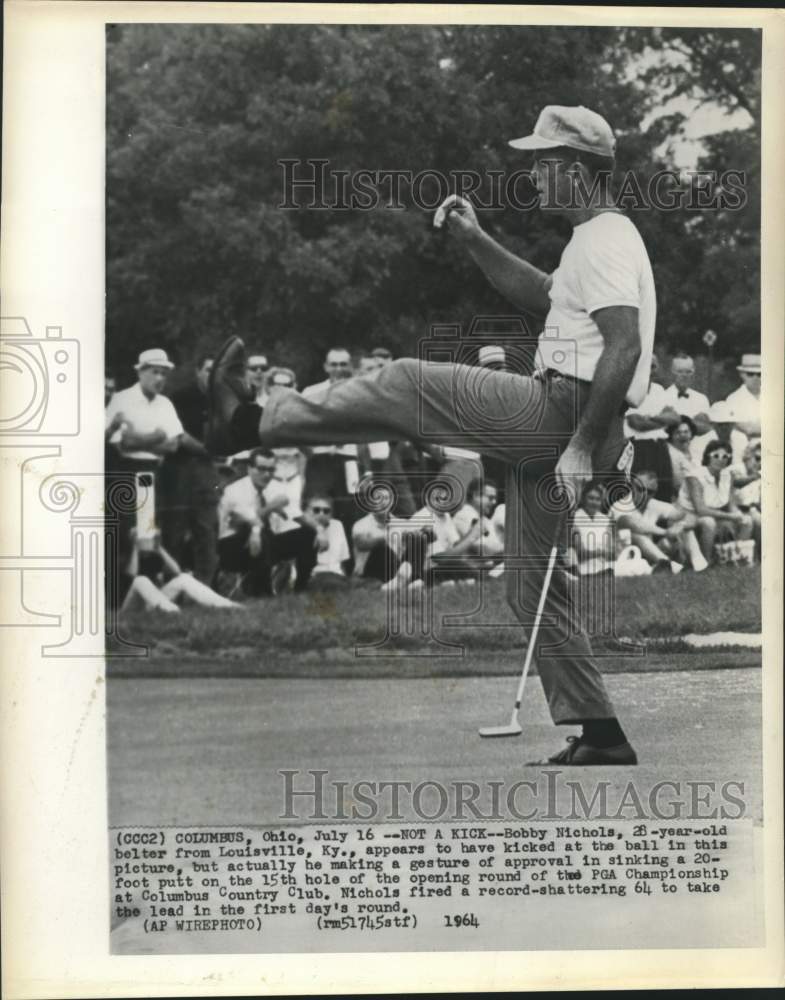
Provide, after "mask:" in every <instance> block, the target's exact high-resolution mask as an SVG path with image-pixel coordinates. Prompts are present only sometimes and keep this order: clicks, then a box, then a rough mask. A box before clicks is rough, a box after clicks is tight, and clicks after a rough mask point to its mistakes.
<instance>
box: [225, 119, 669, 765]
mask: <svg viewBox="0 0 785 1000" xmlns="http://www.w3.org/2000/svg"><path fill="white" fill-rule="evenodd" d="M510 145H511V146H513V147H514V148H515V149H519V150H524V151H529V152H530V153H531V154H533V157H534V160H533V167H532V176H533V180H534V183H535V185H536V187H537V191H538V195H539V202H540V207H541V208H542V209H543V210H546V211H552V212H559V213H561V214H562V215H564V216H566V217H567V219H568V220H569V221H570V223H571V224H572V226H573V233H572V238H571V239H570V241H569V243H568V244H567V246H566V247H565V249H564V252H563V253H562V257H561V261H560V264H559V267H558V268H557V269H556V271H554V273H553V274H546V273H544V272H543V271H540V270H539V269H538V268H536V267H533V266H532V265H531V264H529V263H527V262H526V261H524V260H521V259H519V258H518V257H516V256H514V255H513V254H511V253H509V252H508V251H507V250H505V249H504V248H503V247H502V246H500V245H499V244H498V243H497V242H496V241H495V240H493V239H492V238H491V237H490V236H489V235H488V234H487V233H485V232H484V231H483V230H482V229H481V228H480V226H479V224H478V221H477V217H476V216H475V213H474V211H473V209H472V207H471V205H470V204H469V203H468V202H467V201H466V200H465V199H463V198H460V197H458V196H455V195H453V196H450V197H449V198H448V199H447V200H446V201H445V202H444V203H443V205H442V206H441V207H440V208H439V210H438V211H437V213H436V217H435V219H434V223H435V225H440V224H445V225H446V226H447V227H448V230H449V232H450V234H451V235H452V236H454V238H455V239H456V240H458V241H459V242H460V243H461V244H462V245H463V246H464V247H465V249H466V251H467V252H468V253H469V254H470V255H471V257H472V258H473V259H474V261H475V262H476V263H477V264H478V266H479V267H480V268H481V269H482V271H483V272H484V274H485V275H486V276H487V278H488V279H489V280H490V281H491V283H492V284H493V285H494V286H495V287H496V288H497V289H498V291H499V292H501V293H502V294H503V295H504V296H505V297H506V298H507V299H509V301H510V302H511V303H512V304H513V305H514V306H515V307H516V308H517V309H519V310H521V311H525V312H527V313H528V314H530V315H533V316H536V317H538V318H539V319H540V320H541V321H543V324H544V326H543V333H542V334H541V336H540V339H539V342H538V344H539V346H538V359H537V364H538V368H537V371H536V372H535V375H534V376H525V375H520V374H514V373H510V372H501V371H492V370H487V369H483V368H475V367H471V366H465V365H457V364H451V363H424V362H420V361H418V360H416V359H411V358H404V359H400V360H398V361H393V362H392V363H390V364H388V365H386V366H385V367H384V368H382V369H381V370H380V371H379V372H378V373H375V374H374V375H373V376H368V377H359V378H353V379H349V380H347V381H341V382H336V383H335V384H334V385H333V386H331V387H330V388H329V390H328V391H327V393H326V394H325V395H324V396H323V397H320V399H319V400H318V401H312V400H309V399H304V398H303V397H302V396H300V395H299V394H298V393H297V392H295V391H293V390H289V389H279V390H272V391H271V394H270V398H269V399H268V401H267V403H266V405H265V407H264V410H263V411H262V410H261V408H260V407H258V406H256V405H254V404H250V403H245V402H243V400H244V398H245V397H244V395H243V391H244V390H243V382H242V360H243V358H242V354H243V347H242V342H241V341H240V340H239V339H237V338H233V339H232V340H231V341H229V342H227V344H225V345H224V347H223V349H222V351H221V353H220V355H219V356H218V357H217V358H216V361H215V366H214V368H213V376H212V383H211V385H212V389H211V391H212V399H213V403H212V405H213V413H214V421H215V426H216V428H217V429H218V430H225V429H226V428H227V427H228V429H229V430H230V432H231V434H232V435H233V437H234V443H235V444H236V447H237V448H238V449H241V448H247V447H250V446H251V445H256V444H258V443H260V442H261V443H262V444H263V445H266V446H267V447H275V446H283V445H318V444H322V443H324V444H329V443H335V442H336V441H351V442H358V441H384V440H390V439H399V440H400V439H403V440H417V439H420V440H425V441H427V440H428V435H430V434H433V435H434V438H435V440H436V441H438V442H439V443H442V444H454V445H457V446H459V447H466V448H471V449H474V450H476V451H479V452H481V453H482V454H484V455H487V456H490V457H492V458H498V459H501V460H502V461H504V462H505V463H506V464H507V465H508V467H509V471H508V480H507V516H506V537H505V564H506V565H507V566H509V567H510V568H508V569H507V571H506V576H507V598H508V600H509V603H510V605H511V607H512V609H513V611H514V613H515V614H516V616H517V618H518V619H519V621H520V622H521V623H522V624H523V625H524V626H526V627H527V628H528V629H531V627H532V624H533V622H534V618H535V613H536V609H537V606H538V602H539V599H540V593H541V590H542V586H543V582H544V580H545V575H546V566H547V564H548V558H549V553H550V551H551V548H552V546H553V545H554V542H555V541H561V540H562V539H563V538H564V536H565V528H566V522H567V512H566V511H565V504H564V502H563V501H562V502H561V503H559V502H556V501H557V493H558V490H555V489H554V487H555V486H561V487H562V489H569V490H570V492H571V493H572V495H573V496H578V495H580V490H581V487H582V486H583V485H585V484H586V483H587V482H589V481H590V480H591V479H593V478H595V479H596V478H602V477H603V476H604V475H611V474H613V473H614V471H615V470H617V469H620V468H621V467H622V464H623V463H624V460H625V455H626V451H625V442H624V437H623V431H622V418H623V413H624V411H625V409H626V408H627V407H628V406H637V405H639V404H640V402H641V401H642V400H643V398H644V396H645V395H646V392H647V389H648V382H649V371H650V366H651V355H652V344H653V340H654V324H655V292H654V281H653V278H652V272H651V266H650V263H649V258H648V255H647V253H646V249H645V247H644V245H643V241H642V240H641V237H640V235H639V233H638V231H637V229H636V228H635V226H634V225H633V223H632V222H631V221H630V220H629V219H628V218H626V217H625V216H624V215H623V214H621V213H620V212H619V211H618V210H617V209H615V208H614V206H613V204H612V201H611V200H610V199H609V198H608V196H607V192H608V181H609V178H610V172H611V169H612V167H613V161H614V153H615V139H614V136H613V132H612V130H611V128H610V126H609V125H608V123H607V122H606V121H605V120H604V119H603V118H602V117H600V115H598V114H596V113H595V112H593V111H590V110H588V109H587V108H584V107H556V106H550V107H546V108H545V109H544V110H543V111H542V113H541V114H540V116H539V118H538V120H537V123H536V125H535V128H534V132H533V133H532V134H531V135H528V136H526V137H525V138H522V139H515V140H513V141H512V142H511V143H510ZM529 634H531V632H529ZM534 653H535V656H536V658H537V665H538V670H539V675H540V679H541V682H542V686H543V689H544V691H545V695H546V698H547V700H548V705H549V707H550V712H551V716H552V718H553V721H554V722H555V723H556V725H577V724H580V725H581V726H582V733H581V735H580V736H578V737H575V736H571V737H568V742H567V746H566V747H565V748H564V749H563V750H561V751H560V752H558V753H556V754H554V756H552V757H550V758H547V759H546V760H539V761H532V762H531V763H533V764H558V765H579V766H585V765H605V764H620V765H628V764H636V763H637V757H636V754H635V751H634V749H633V748H632V746H631V745H630V743H629V741H628V739H627V736H626V734H625V733H624V731H623V729H622V727H621V724H620V723H619V720H618V719H617V716H616V711H615V709H614V707H613V705H612V704H611V701H610V698H609V697H608V693H607V691H606V689H605V685H604V683H603V679H602V676H601V675H600V672H599V670H598V669H597V664H596V662H595V660H594V658H593V656H592V651H591V646H590V643H589V640H588V638H587V635H586V633H585V632H584V630H583V627H582V625H581V623H580V621H579V620H578V617H577V613H576V610H575V606H574V604H573V600H572V595H571V592H570V585H569V582H568V579H567V578H566V576H565V575H564V574H563V573H562V572H561V571H559V572H556V573H554V574H553V576H552V582H551V586H550V587H549V588H548V593H547V596H546V601H545V604H544V611H543V616H542V620H541V624H540V630H539V633H538V636H537V645H536V649H535V650H534Z"/></svg>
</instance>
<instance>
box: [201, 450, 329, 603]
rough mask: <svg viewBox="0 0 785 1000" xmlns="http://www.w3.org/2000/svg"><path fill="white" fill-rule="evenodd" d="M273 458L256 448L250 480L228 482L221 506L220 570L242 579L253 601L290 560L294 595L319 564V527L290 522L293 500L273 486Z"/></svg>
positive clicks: (299, 518) (269, 589) (299, 520)
mask: <svg viewBox="0 0 785 1000" xmlns="http://www.w3.org/2000/svg"><path fill="white" fill-rule="evenodd" d="M275 465H276V458H275V455H274V454H273V453H272V452H271V451H269V450H268V449H266V448H254V449H253V451H252V452H251V454H250V455H249V457H248V475H247V476H244V477H243V478H242V479H238V480H237V481H236V482H234V483H230V484H229V485H228V486H227V487H226V489H225V490H224V492H223V496H222V497H221V502H220V504H219V506H218V522H219V526H218V554H219V558H220V561H221V568H222V569H223V570H226V571H228V572H231V573H242V574H244V579H243V590H244V592H245V593H246V594H247V595H248V596H249V597H258V596H260V595H263V594H271V593H272V592H273V586H272V575H273V574H272V571H273V567H274V566H275V565H276V564H278V563H281V562H285V561H288V560H292V561H293V562H294V565H295V569H296V574H297V575H296V582H295V584H294V589H295V590H303V589H304V588H305V586H306V585H307V583H308V580H309V578H310V576H311V572H312V571H313V568H314V566H315V565H316V528H315V526H314V525H313V523H312V522H311V521H310V520H309V519H308V517H307V516H306V515H303V514H300V515H299V516H297V517H294V518H291V519H290V518H288V516H287V510H286V508H287V507H289V506H290V498H289V497H288V496H286V495H285V493H283V492H282V491H281V490H280V489H279V488H277V487H276V486H275V483H274V480H273V473H274V471H275Z"/></svg>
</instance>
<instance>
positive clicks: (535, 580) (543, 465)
mask: <svg viewBox="0 0 785 1000" xmlns="http://www.w3.org/2000/svg"><path fill="white" fill-rule="evenodd" d="M477 372H478V369H476V368H470V367H467V366H463V365H453V364H428V363H421V362H418V361H416V360H414V359H409V358H407V359H400V360H398V361H393V362H391V363H390V364H389V365H387V366H386V367H385V368H383V369H382V370H381V372H380V373H379V375H378V377H377V378H375V379H363V378H354V379H347V380H345V381H344V382H340V383H336V384H334V385H333V386H331V388H330V389H329V391H328V392H327V394H326V395H325V398H324V399H323V400H322V401H320V402H318V403H316V402H314V401H312V400H309V399H306V398H303V397H302V396H301V395H300V394H299V393H297V392H294V391H292V390H286V389H274V390H273V392H272V393H271V395H270V399H269V400H268V403H267V405H266V406H265V408H264V414H263V415H262V419H261V424H260V426H259V439H260V442H261V443H262V444H264V445H267V446H268V447H276V446H282V445H301V444H309V445H314V444H322V443H334V442H337V441H360V442H361V441H382V440H390V439H399V440H400V439H405V440H415V441H417V440H423V441H426V442H427V441H433V442H436V443H438V444H448V445H456V446H458V447H463V448H469V449H471V450H474V451H479V452H480V453H481V454H483V455H487V456H490V457H491V458H498V459H500V460H501V461H503V462H504V463H505V464H506V465H507V466H508V472H507V482H506V499H507V511H506V514H507V516H506V519H505V552H504V561H505V567H506V577H507V599H508V601H509V603H510V606H511V608H512V610H513V612H514V613H515V615H516V617H517V618H518V621H519V622H520V623H521V624H522V625H523V626H524V628H526V630H527V631H528V630H529V629H531V626H532V624H533V620H534V616H535V611H536V609H537V606H538V603H539V598H540V591H541V589H542V585H543V579H544V576H545V571H546V566H547V564H548V560H549V553H550V550H551V546H553V545H554V544H563V543H564V541H565V539H566V528H567V509H566V507H565V506H564V505H563V504H561V503H560V502H559V500H558V496H557V495H556V493H555V491H554V489H553V487H554V476H553V473H554V467H555V466H556V463H557V461H558V459H559V455H560V454H561V452H562V450H563V449H564V448H565V447H566V445H567V443H568V442H569V440H570V439H571V437H572V435H573V434H574V433H575V428H576V426H577V422H578V420H579V418H580V414H581V412H582V411H583V409H584V407H585V405H586V401H587V399H588V397H589V393H590V391H591V386H590V385H589V384H588V383H585V382H580V381H577V380H575V379H570V378H567V377H564V376H561V375H557V376H554V377H548V378H547V379H546V380H539V379H534V378H529V377H527V376H522V375H513V374H510V373H507V372H496V371H485V370H481V373H482V379H483V389H484V391H483V393H482V398H480V396H479V395H478V390H477V386H476V382H477V378H478V375H477ZM623 449H624V437H623V433H622V417H621V413H619V414H618V415H616V416H614V418H613V419H612V420H611V422H610V425H609V427H608V430H607V433H606V434H605V436H604V439H603V441H602V442H601V444H600V445H599V446H598V447H597V449H596V451H595V453H594V455H593V456H592V458H593V466H594V470H595V476H597V477H601V478H603V479H604V481H606V482H607V483H608V485H610V484H611V482H612V480H613V479H614V478H618V474H617V473H616V472H615V466H616V463H617V462H618V460H619V458H620V456H621V454H622V452H623ZM536 656H537V667H538V671H539V674H540V680H541V681H542V686H543V688H544V691H545V696H546V698H547V700H548V705H549V707H550V711H551V716H552V718H553V720H554V722H557V723H562V724H565V723H576V722H581V721H583V720H586V719H606V718H610V717H612V716H614V715H615V714H616V713H615V711H614V709H613V706H612V704H611V701H610V698H609V697H608V693H607V691H606V689H605V685H604V683H603V680H602V676H601V674H600V672H599V670H598V668H597V663H596V661H595V659H594V657H593V656H592V649H591V645H590V643H589V639H588V636H587V634H586V632H585V631H584V629H583V627H582V624H581V621H580V617H579V614H578V609H577V607H576V606H575V602H574V599H573V595H572V594H571V593H570V591H569V588H568V586H567V580H566V578H565V577H564V574H563V573H561V572H560V571H556V572H554V574H553V578H552V583H551V586H550V588H549V591H548V594H547V599H546V602H545V607H544V613H543V616H542V620H541V623H540V631H539V635H538V640H537V650H536Z"/></svg>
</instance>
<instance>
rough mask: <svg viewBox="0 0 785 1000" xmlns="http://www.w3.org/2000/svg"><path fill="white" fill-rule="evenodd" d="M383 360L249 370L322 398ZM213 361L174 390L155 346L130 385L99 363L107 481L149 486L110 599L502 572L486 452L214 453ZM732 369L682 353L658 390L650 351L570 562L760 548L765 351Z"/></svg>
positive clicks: (626, 561) (579, 515) (650, 564)
mask: <svg viewBox="0 0 785 1000" xmlns="http://www.w3.org/2000/svg"><path fill="white" fill-rule="evenodd" d="M391 360H392V354H391V353H390V352H389V351H388V350H386V349H385V348H383V347H378V348H375V349H374V350H371V351H369V352H367V353H364V354H362V355H361V356H359V357H352V355H351V354H350V353H349V351H347V350H344V349H343V348H340V347H334V348H332V349H331V350H329V351H328V352H327V355H326V357H325V360H324V373H325V378H324V379H323V380H322V381H319V382H317V383H315V384H313V385H308V386H305V387H303V388H302V389H300V387H299V386H298V381H297V375H296V373H295V371H294V370H293V369H292V368H290V367H287V366H284V365H272V364H270V361H269V358H268V355H267V354H266V353H264V352H263V351H254V352H250V353H249V354H248V356H247V360H246V370H245V379H246V383H247V387H248V393H249V398H252V399H255V400H256V401H257V402H258V403H260V404H261V405H264V403H265V402H266V400H267V398H268V396H269V394H270V392H271V390H273V389H274V388H275V387H279V386H281V387H286V388H288V389H291V390H294V391H301V392H302V394H303V395H304V396H306V397H309V398H313V399H319V398H320V397H321V396H323V395H324V394H325V393H327V392H329V391H330V386H331V385H332V384H334V383H335V382H337V381H339V380H342V379H346V378H351V377H362V378H374V377H375V376H376V373H378V371H379V370H381V368H383V367H384V366H385V365H386V364H387V363H389V361H391ZM478 363H479V364H484V363H485V364H489V365H493V366H494V367H499V366H500V365H501V366H503V365H504V357H503V351H502V350H501V349H488V348H483V349H482V350H481V351H480V353H479V356H478ZM212 364H213V361H212V358H211V357H209V356H204V357H200V358H198V359H196V361H195V363H194V365H193V368H192V372H191V374H190V375H189V376H188V378H187V379H183V378H182V377H180V378H179V379H178V380H177V383H176V384H177V387H176V388H174V389H172V391H171V392H168V390H167V383H168V382H169V381H170V378H171V375H172V372H173V369H174V365H173V364H172V362H171V361H170V360H169V358H168V356H167V354H166V352H165V351H163V350H161V349H158V348H153V349H150V350H146V351H143V352H142V353H141V354H140V355H139V359H138V362H137V364H136V366H135V371H136V381H135V382H134V383H133V384H132V385H131V386H130V387H129V388H126V389H122V390H118V389H117V381H118V379H119V378H120V377H121V376H120V373H117V375H116V374H115V373H112V374H111V375H107V376H106V381H105V405H106V422H105V442H106V470H107V483H108V484H110V485H111V484H113V483H117V482H118V481H122V482H123V483H125V484H132V486H133V489H134V490H136V491H137V493H141V491H144V494H145V496H146V498H147V499H146V502H145V503H144V504H140V509H139V510H138V511H134V512H130V511H126V512H125V513H123V512H120V513H118V515H117V524H118V531H117V532H116V544H115V545H114V546H113V547H112V549H111V553H110V555H111V559H112V561H111V564H110V565H109V566H108V569H107V594H108V599H109V600H110V602H111V605H112V606H114V607H115V608H118V609H121V610H123V609H128V608H131V607H133V606H134V605H141V606H143V607H147V608H159V609H161V610H164V611H172V612H176V611H178V610H179V606H180V603H181V602H182V601H191V602H193V603H197V604H201V605H205V606H214V607H237V606H241V602H242V601H243V599H244V598H246V597H262V596H269V597H273V596H277V595H279V594H282V593H285V592H288V591H302V590H304V589H306V588H319V589H324V588H341V587H347V586H350V585H351V584H352V583H353V582H356V581H359V580H372V581H377V583H378V584H380V585H381V586H382V587H383V588H384V589H387V590H391V589H403V588H407V589H420V588H425V587H432V586H455V585H471V584H473V583H475V582H476V580H477V579H478V576H479V575H480V574H481V573H488V574H490V575H491V576H498V575H500V574H501V572H502V571H503V560H504V519H505V518H504V514H505V503H504V492H503V489H504V483H503V481H502V480H501V477H500V475H499V470H498V469H497V468H496V467H495V466H494V465H493V464H492V463H488V462H486V461H485V460H484V459H482V458H481V457H480V456H479V455H478V454H476V453H474V452H470V451H466V450H463V449H458V448H444V447H437V446H428V445H423V443H422V442H410V441H378V442H371V443H370V444H356V445H325V444H320V445H318V446H314V447H311V448H303V449H297V448H276V449H274V450H267V449H264V448H261V447H260V448H255V449H253V450H252V451H250V452H242V453H239V454H234V455H222V454H217V453H216V450H215V448H214V446H213V442H211V441H210V440H209V436H208V417H209V412H208V387H209V377H210V371H211V368H212ZM737 370H738V373H739V377H740V381H741V384H740V386H739V387H738V388H737V389H736V390H735V391H733V392H731V393H730V395H728V397H727V398H726V399H721V400H716V401H715V402H713V403H710V402H709V400H708V398H707V397H706V396H705V395H703V394H702V393H700V392H698V391H696V390H695V388H694V387H693V382H694V378H695V366H694V362H693V359H692V358H690V357H689V356H687V355H686V354H684V353H677V354H676V355H675V356H674V357H673V359H672V362H671V367H670V379H669V380H668V381H669V383H670V384H669V385H668V386H667V388H666V387H664V386H663V385H662V384H661V382H660V378H659V375H660V373H659V366H658V362H657V359H656V357H655V358H654V359H653V362H652V373H651V381H650V385H649V391H648V394H647V396H646V398H645V399H644V400H643V402H642V403H641V405H640V406H639V407H637V408H636V409H634V410H629V411H628V412H627V414H626V433H627V436H628V438H629V439H630V441H631V443H632V447H633V464H632V472H633V476H632V480H631V484H630V488H629V489H628V490H626V491H620V490H619V489H618V485H616V486H611V485H610V484H607V483H603V482H602V481H595V482H592V483H589V484H588V485H587V486H586V487H585V488H584V490H583V492H582V496H581V497H580V502H579V504H578V505H577V508H576V510H575V512H574V513H573V514H572V515H571V519H570V524H569V531H568V536H567V538H566V539H565V545H564V547H563V550H562V553H561V560H562V567H563V569H564V570H565V571H566V572H568V573H570V574H572V575H573V576H574V577H576V578H582V577H586V576H598V575H602V574H607V575H615V576H625V575H639V574H641V575H642V574H646V573H652V572H661V571H662V572H668V573H677V572H681V571H682V570H683V569H689V570H692V571H695V572H702V571H703V570H705V569H707V568H708V567H709V566H710V565H712V564H720V563H733V564H751V563H752V562H754V561H755V560H758V559H760V544H761V442H760V387H761V369H760V356H759V355H754V354H745V355H743V356H742V358H741V361H740V363H739V365H738V367H737ZM177 374H178V375H182V373H177ZM110 506H111V505H110V502H109V499H108V498H107V509H110ZM524 516H525V514H524Z"/></svg>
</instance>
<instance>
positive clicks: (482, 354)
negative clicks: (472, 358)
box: [477, 344, 506, 365]
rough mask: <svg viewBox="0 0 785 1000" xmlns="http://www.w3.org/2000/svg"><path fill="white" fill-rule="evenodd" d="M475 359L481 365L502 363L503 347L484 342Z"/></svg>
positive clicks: (503, 360)
mask: <svg viewBox="0 0 785 1000" xmlns="http://www.w3.org/2000/svg"><path fill="white" fill-rule="evenodd" d="M477 360H478V361H479V363H480V364H481V365H503V364H504V362H505V360H506V358H505V354H504V348H503V347H497V346H496V345H495V344H486V345H485V346H484V347H481V348H480V350H479V351H478V353H477Z"/></svg>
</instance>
